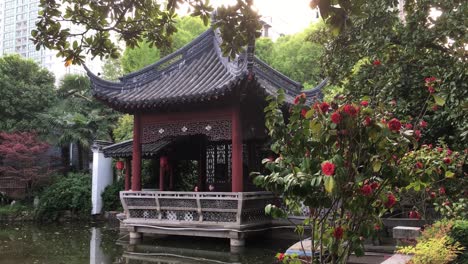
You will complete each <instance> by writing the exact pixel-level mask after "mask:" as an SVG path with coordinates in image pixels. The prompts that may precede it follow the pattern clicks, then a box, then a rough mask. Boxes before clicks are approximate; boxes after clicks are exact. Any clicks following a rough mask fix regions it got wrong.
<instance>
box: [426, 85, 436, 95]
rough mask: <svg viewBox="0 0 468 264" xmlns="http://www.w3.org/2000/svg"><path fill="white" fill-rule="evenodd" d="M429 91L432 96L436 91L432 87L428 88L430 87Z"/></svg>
mask: <svg viewBox="0 0 468 264" xmlns="http://www.w3.org/2000/svg"><path fill="white" fill-rule="evenodd" d="M427 91H428V92H429V93H430V94H433V93H435V89H434V87H432V86H428V87H427Z"/></svg>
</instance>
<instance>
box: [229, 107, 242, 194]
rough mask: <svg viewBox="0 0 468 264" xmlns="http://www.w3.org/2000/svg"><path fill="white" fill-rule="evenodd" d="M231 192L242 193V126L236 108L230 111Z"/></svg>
mask: <svg viewBox="0 0 468 264" xmlns="http://www.w3.org/2000/svg"><path fill="white" fill-rule="evenodd" d="M231 129H232V192H242V191H243V187H244V186H243V175H244V172H243V171H242V124H241V119H240V108H239V106H236V107H234V108H233V111H232V124H231Z"/></svg>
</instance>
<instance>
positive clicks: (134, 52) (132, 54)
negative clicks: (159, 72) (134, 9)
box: [122, 16, 207, 73]
mask: <svg viewBox="0 0 468 264" xmlns="http://www.w3.org/2000/svg"><path fill="white" fill-rule="evenodd" d="M176 21H177V24H176V28H177V32H176V33H174V35H173V36H172V37H171V40H172V42H171V43H172V44H171V45H170V46H168V47H164V48H162V49H157V48H155V47H152V46H151V45H150V43H148V42H144V41H143V42H141V43H139V45H138V47H135V48H131V47H127V48H126V49H125V51H124V54H123V56H122V69H123V72H124V73H131V72H134V71H137V70H139V69H141V68H143V67H145V66H148V65H150V64H153V63H155V62H156V61H158V60H159V59H160V58H161V57H163V56H165V55H168V54H170V53H172V52H174V51H175V50H177V49H180V48H182V47H183V46H184V45H186V44H187V43H189V42H190V41H192V40H193V39H194V38H195V37H197V36H198V35H200V34H201V33H202V32H204V31H205V30H206V29H207V26H205V25H204V24H203V21H202V20H201V19H199V18H195V17H190V16H185V17H182V18H177V19H176Z"/></svg>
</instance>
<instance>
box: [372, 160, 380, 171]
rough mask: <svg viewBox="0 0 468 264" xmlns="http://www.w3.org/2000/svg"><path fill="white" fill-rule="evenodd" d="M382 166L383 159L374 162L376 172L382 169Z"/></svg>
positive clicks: (373, 167) (373, 168)
mask: <svg viewBox="0 0 468 264" xmlns="http://www.w3.org/2000/svg"><path fill="white" fill-rule="evenodd" d="M381 168H382V161H380V160H376V161H375V162H374V163H373V164H372V170H374V172H378V171H380V169H381Z"/></svg>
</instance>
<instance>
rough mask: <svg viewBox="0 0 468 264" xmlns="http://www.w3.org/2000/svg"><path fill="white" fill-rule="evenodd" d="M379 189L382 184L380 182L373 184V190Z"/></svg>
mask: <svg viewBox="0 0 468 264" xmlns="http://www.w3.org/2000/svg"><path fill="white" fill-rule="evenodd" d="M379 187H380V184H379V183H378V182H373V183H371V188H372V190H375V189H378V188H379Z"/></svg>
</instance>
